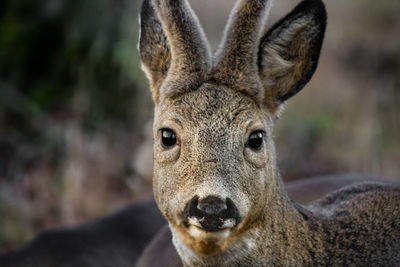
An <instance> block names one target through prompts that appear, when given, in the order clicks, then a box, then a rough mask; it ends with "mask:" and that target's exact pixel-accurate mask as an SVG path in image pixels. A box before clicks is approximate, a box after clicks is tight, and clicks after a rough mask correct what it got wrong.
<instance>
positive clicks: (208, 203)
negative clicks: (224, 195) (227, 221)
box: [197, 196, 227, 215]
mask: <svg viewBox="0 0 400 267" xmlns="http://www.w3.org/2000/svg"><path fill="white" fill-rule="evenodd" d="M197 209H198V210H200V211H203V212H205V213H206V214H209V215H216V214H219V213H221V212H222V211H224V210H226V209H227V205H226V202H225V201H224V200H222V199H220V198H219V197H216V196H208V197H206V198H203V199H201V200H199V201H198V203H197Z"/></svg>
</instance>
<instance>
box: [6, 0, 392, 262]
mask: <svg viewBox="0 0 400 267" xmlns="http://www.w3.org/2000/svg"><path fill="white" fill-rule="evenodd" d="M270 7H271V1H267V0H256V1H254V0H247V1H246V0H239V1H238V3H237V5H236V7H235V8H234V10H233V12H232V15H231V16H230V22H229V23H228V26H227V29H226V31H225V37H224V38H223V44H222V45H221V48H220V50H219V51H218V52H217V54H216V55H215V56H214V57H212V56H211V52H210V49H209V48H208V43H207V41H206V38H205V34H204V33H203V31H202V29H201V27H200V25H199V22H198V20H197V18H196V17H195V15H194V13H193V11H192V10H191V8H190V6H189V4H188V2H187V1H186V0H164V1H161V0H145V1H144V2H143V6H142V11H141V33H140V41H139V50H140V55H141V60H142V65H143V68H144V70H145V72H146V73H147V76H148V78H149V80H150V89H151V92H152V97H153V100H154V102H155V120H154V130H153V131H154V133H153V135H154V140H155V142H154V152H155V153H154V155H155V156H154V165H155V168H154V195H155V200H156V202H157V205H156V203H155V202H154V201H152V200H149V201H146V202H143V203H138V204H133V205H130V206H128V207H126V208H124V209H121V210H120V211H117V212H114V213H113V214H110V215H107V216H105V217H102V218H99V219H96V220H94V221H91V222H88V223H84V224H82V225H78V226H74V227H62V228H57V229H51V230H48V231H45V232H43V233H41V234H39V235H38V236H37V237H36V238H34V239H33V240H32V241H30V242H29V243H27V244H26V245H25V246H23V247H22V248H20V249H18V250H17V251H14V252H11V253H8V254H1V255H0V266H5V267H8V266H13V267H17V266H18V267H27V266H43V267H45V266H87V267H92V266H93V267H94V266H96V267H99V266H113V267H117V266H121V267H122V266H130V265H135V264H138V265H139V266H145V265H146V264H150V265H146V266H156V264H166V263H167V260H168V258H171V257H172V261H171V262H172V264H177V265H182V264H183V265H186V266H187V265H199V266H213V265H221V266H224V265H254V266H269V265H283V264H285V265H359V266H360V265H377V266H379V265H396V264H398V262H399V256H398V255H399V253H398V252H399V241H398V240H399V231H400V230H399V222H398V220H397V218H398V217H399V205H398V204H400V200H399V194H400V193H399V190H400V189H399V185H397V184H395V182H394V181H393V180H388V179H383V178H381V177H375V176H371V175H364V174H351V175H331V176H325V177H316V178H309V179H304V180H300V181H298V182H290V183H287V184H286V185H284V184H283V182H282V180H281V177H280V175H279V171H278V168H277V166H276V154H275V148H274V144H273V140H272V129H273V126H274V123H275V121H277V119H278V118H279V115H280V113H281V112H282V110H283V105H285V102H286V100H287V99H289V98H290V97H291V96H293V95H295V94H296V93H297V92H299V91H300V90H301V89H302V88H303V87H304V86H305V84H306V83H307V82H308V81H309V80H310V79H311V76H312V75H313V73H314V71H315V69H316V66H317V63H318V58H319V53H320V49H321V46H322V40H323V36H324V31H325V27H326V11H325V8H324V5H323V3H322V1H320V0H305V1H303V2H301V3H300V4H299V5H298V6H297V7H296V8H295V9H294V10H293V11H292V12H291V13H289V14H288V15H287V16H285V17H284V18H283V19H282V20H280V21H279V22H278V23H277V24H275V26H273V27H272V28H271V29H269V30H268V31H265V29H264V24H265V21H266V19H267V15H268V13H269V10H270ZM365 181H369V182H365ZM354 182H355V183H356V184H354V185H351V184H352V183H354ZM343 186H344V188H343V189H340V188H342V187H343ZM332 190H336V191H333V192H332ZM326 194H327V195H326ZM158 208H160V210H161V213H162V215H163V216H161V214H160V211H159V209H158ZM164 217H165V218H166V219H167V221H168V226H166V227H163V225H164V224H165V219H164ZM157 232H158V233H157ZM152 238H153V240H152V241H151V242H150V243H148V242H149V241H150V239H152ZM171 239H172V240H171ZM144 248H145V251H144V253H143V254H142V255H141V257H140V259H139V261H138V262H137V260H138V258H139V255H140V254H141V253H142V251H143V249H144ZM149 257H151V258H153V262H150V263H149V262H148V261H149ZM174 257H176V258H174ZM157 259H158V260H159V261H157ZM154 260H155V261H154ZM163 260H164V261H163ZM171 262H168V263H171ZM155 263H156V264H155Z"/></svg>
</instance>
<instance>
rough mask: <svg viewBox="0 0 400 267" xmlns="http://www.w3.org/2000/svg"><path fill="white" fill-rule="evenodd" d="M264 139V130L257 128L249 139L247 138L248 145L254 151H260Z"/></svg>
mask: <svg viewBox="0 0 400 267" xmlns="http://www.w3.org/2000/svg"><path fill="white" fill-rule="evenodd" d="M263 141H264V131H261V130H257V131H254V132H252V133H251V134H250V136H249V139H247V142H246V147H249V148H250V149H252V150H254V151H258V150H260V149H261V148H262V146H263Z"/></svg>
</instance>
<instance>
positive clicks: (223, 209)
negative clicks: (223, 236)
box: [183, 196, 240, 233]
mask: <svg viewBox="0 0 400 267" xmlns="http://www.w3.org/2000/svg"><path fill="white" fill-rule="evenodd" d="M183 218H184V225H185V227H186V228H195V229H196V230H195V231H198V230H200V231H205V232H209V233H216V232H222V231H227V230H232V229H233V228H235V227H236V226H237V225H238V224H239V221H240V218H239V212H238V210H237V208H236V206H235V204H234V203H233V201H232V200H231V199H230V198H227V199H226V200H221V199H220V198H218V197H215V196H209V197H207V198H204V199H202V200H199V197H197V196H195V197H194V198H192V200H191V201H189V202H188V204H187V205H186V207H185V209H184V211H183Z"/></svg>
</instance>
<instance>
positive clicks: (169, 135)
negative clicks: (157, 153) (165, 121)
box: [161, 129, 176, 148]
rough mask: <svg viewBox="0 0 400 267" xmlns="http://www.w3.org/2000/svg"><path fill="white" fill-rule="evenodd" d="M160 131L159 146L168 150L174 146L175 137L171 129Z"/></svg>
mask: <svg viewBox="0 0 400 267" xmlns="http://www.w3.org/2000/svg"><path fill="white" fill-rule="evenodd" d="M161 131H162V132H161V144H162V146H163V147H165V148H169V147H171V146H173V145H175V144H176V136H175V133H174V131H172V130H171V129H162V130H161Z"/></svg>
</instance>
